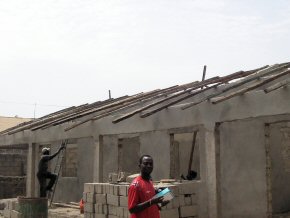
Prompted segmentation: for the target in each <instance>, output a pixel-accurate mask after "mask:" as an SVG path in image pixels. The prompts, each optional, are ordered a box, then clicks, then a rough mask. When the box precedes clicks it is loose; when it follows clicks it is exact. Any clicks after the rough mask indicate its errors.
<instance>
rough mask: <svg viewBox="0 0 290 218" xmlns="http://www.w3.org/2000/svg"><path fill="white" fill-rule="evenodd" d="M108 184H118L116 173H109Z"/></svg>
mask: <svg viewBox="0 0 290 218" xmlns="http://www.w3.org/2000/svg"><path fill="white" fill-rule="evenodd" d="M109 182H110V183H117V182H118V174H117V173H109Z"/></svg>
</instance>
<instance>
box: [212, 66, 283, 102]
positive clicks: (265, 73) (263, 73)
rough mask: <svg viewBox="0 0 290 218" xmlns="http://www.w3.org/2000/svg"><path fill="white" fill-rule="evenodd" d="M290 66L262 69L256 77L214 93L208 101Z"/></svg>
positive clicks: (253, 76)
mask: <svg viewBox="0 0 290 218" xmlns="http://www.w3.org/2000/svg"><path fill="white" fill-rule="evenodd" d="M288 66H289V64H284V65H273V66H270V67H267V68H262V69H261V70H259V71H258V72H256V74H255V75H252V76H250V77H247V78H245V79H244V80H242V81H240V82H237V83H234V84H232V85H230V86H229V87H227V88H225V89H223V90H221V91H220V92H217V93H214V94H212V95H210V96H208V99H210V98H214V97H217V96H219V95H221V94H222V93H225V92H227V91H230V90H232V89H234V88H238V87H240V86H242V85H244V84H246V83H249V82H252V81H254V80H257V79H259V78H261V77H263V76H268V75H270V74H272V73H274V72H276V71H279V70H284V69H286V68H288Z"/></svg>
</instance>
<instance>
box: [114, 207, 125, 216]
mask: <svg viewBox="0 0 290 218" xmlns="http://www.w3.org/2000/svg"><path fill="white" fill-rule="evenodd" d="M116 213H117V214H116V216H117V217H123V216H124V208H123V207H117V208H116Z"/></svg>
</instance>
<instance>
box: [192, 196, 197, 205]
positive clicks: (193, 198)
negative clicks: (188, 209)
mask: <svg viewBox="0 0 290 218" xmlns="http://www.w3.org/2000/svg"><path fill="white" fill-rule="evenodd" d="M197 201H198V198H197V195H191V204H197Z"/></svg>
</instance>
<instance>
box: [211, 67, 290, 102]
mask: <svg viewBox="0 0 290 218" xmlns="http://www.w3.org/2000/svg"><path fill="white" fill-rule="evenodd" d="M289 73H290V70H289V69H287V70H285V71H283V72H282V73H279V74H277V75H275V76H272V77H270V78H268V79H265V80H263V81H261V82H257V83H255V84H253V85H251V86H249V87H246V88H242V89H240V90H238V91H236V92H233V93H230V94H228V95H225V96H222V97H216V98H212V100H211V103H213V104H218V103H220V102H223V101H225V100H228V99H230V98H233V97H235V96H237V95H242V94H244V93H246V92H248V91H251V90H254V89H256V88H258V87H260V86H263V85H265V84H267V83H269V82H272V81H274V80H276V79H278V78H280V77H282V76H285V75H287V74H289Z"/></svg>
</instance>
